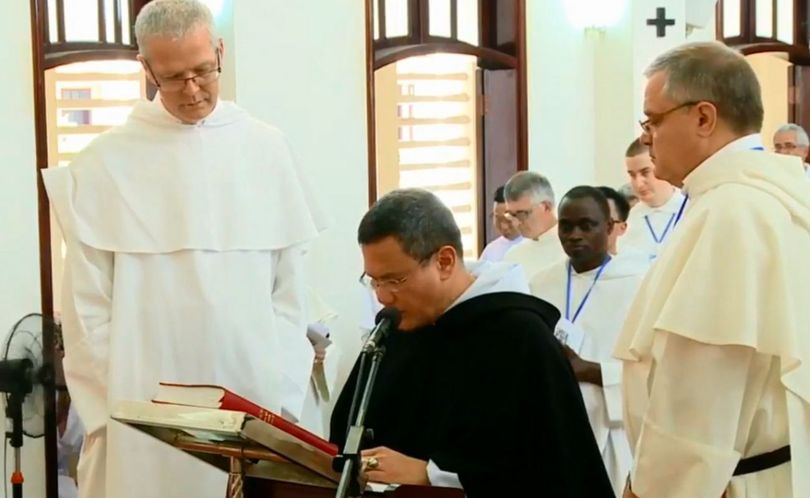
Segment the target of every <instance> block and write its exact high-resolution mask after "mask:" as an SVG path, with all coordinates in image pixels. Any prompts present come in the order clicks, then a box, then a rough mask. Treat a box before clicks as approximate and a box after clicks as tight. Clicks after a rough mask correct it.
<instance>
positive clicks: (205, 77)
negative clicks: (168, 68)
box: [143, 49, 222, 92]
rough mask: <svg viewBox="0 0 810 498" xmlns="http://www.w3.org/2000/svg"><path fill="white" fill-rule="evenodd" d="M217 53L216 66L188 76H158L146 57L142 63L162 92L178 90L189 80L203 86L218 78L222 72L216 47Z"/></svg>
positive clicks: (217, 51)
mask: <svg viewBox="0 0 810 498" xmlns="http://www.w3.org/2000/svg"><path fill="white" fill-rule="evenodd" d="M216 54H217V67H216V68H214V69H211V70H208V71H205V72H202V73H197V74H195V75H194V76H189V77H188V78H158V77H157V75H156V74H155V72H154V71H152V68H151V67H150V66H149V62H148V61H147V60H146V59H143V64H144V66H146V69H147V71H149V73H150V74H151V75H152V79H154V80H155V85H156V86H157V87H158V88H159V89H160V90H161V91H163V92H180V91H182V90H183V89H184V88H185V87H186V83H188V82H189V81H192V82H194V84H195V85H197V86H204V85H209V84H211V83H213V82H215V81H216V80H218V79H219V76H220V74H222V63H221V59H220V56H219V49H216Z"/></svg>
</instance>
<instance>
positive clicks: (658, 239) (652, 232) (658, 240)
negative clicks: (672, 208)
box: [644, 206, 683, 244]
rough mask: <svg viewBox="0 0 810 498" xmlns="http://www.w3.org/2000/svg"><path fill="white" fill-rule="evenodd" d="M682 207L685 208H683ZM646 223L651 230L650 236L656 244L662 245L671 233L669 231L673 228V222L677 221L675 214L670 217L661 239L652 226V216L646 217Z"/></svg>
mask: <svg viewBox="0 0 810 498" xmlns="http://www.w3.org/2000/svg"><path fill="white" fill-rule="evenodd" d="M681 207H683V206H681ZM644 221H645V222H646V223H647V228H648V229H649V230H650V235H652V238H653V240H654V241H655V243H656V244H660V243H661V242H663V241H664V239H665V238H666V237H667V234H668V233H669V229H670V228H672V222H674V221H675V214H673V215H672V216H670V217H669V221H667V225H666V226H665V227H664V232H663V233H662V234H661V237H659V236H658V234H656V233H655V230H654V229H653V227H652V224H651V223H650V216H649V215H646V214H645V215H644ZM676 224H677V222H676Z"/></svg>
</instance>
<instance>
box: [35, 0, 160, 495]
mask: <svg viewBox="0 0 810 498" xmlns="http://www.w3.org/2000/svg"><path fill="white" fill-rule="evenodd" d="M148 2H149V0H123V2H119V1H116V2H114V4H113V5H114V8H115V12H114V15H113V22H114V29H113V34H114V40H112V41H110V40H107V29H106V28H107V26H106V24H105V23H106V16H105V12H104V9H105V3H104V0H98V6H99V7H98V15H99V41H96V42H87V41H82V42H77V41H66V40H65V18H64V0H56V2H55V6H56V11H57V15H56V18H57V40H56V41H55V42H53V43H52V42H51V41H50V25H49V11H48V0H30V6H31V46H32V49H33V50H32V59H33V76H34V77H33V81H34V116H35V119H34V136H35V143H36V168H37V208H38V209H37V219H38V228H39V268H40V302H41V310H42V314H43V315H45V316H49V317H52V316H53V311H54V310H53V272H52V267H51V223H50V204H49V202H48V196H47V194H46V192H45V186H44V184H43V183H42V176H41V174H40V173H41V171H42V170H44V169H47V168H48V128H47V105H46V95H45V91H46V85H45V71H47V70H49V69H53V68H55V67H57V66H62V65H65V64H72V63H75V62H86V61H94V60H111V59H128V60H135V57H136V55H137V53H138V47H137V45H136V42H135V33H134V24H135V17H136V15H137V13H138V12H140V9H141V8H143V6H144V5H146V4H147V3H148ZM122 3H126V6H127V7H126V8H128V9H129V17H128V19H129V23H130V26H128V27H127V29H129V30H130V43H128V44H126V43H123V29H124V26H123V12H121V11H119V6H120V5H121V4H122ZM54 341H55V338H54V336H53V331H52V330H50V329H49V328H47V327H46V328H45V329H44V330H43V337H42V345H43V359H44V361H45V363H46V364H53V362H54V360H55V358H54V348H53V345H54ZM44 395H45V415H44V419H45V420H44V424H45V427H46V428H49V427H56V392H55V390H54V389H45V394H44ZM56 436H57V434H56V432H55V431H51V430H47V429H46V431H45V496H46V497H47V498H58V495H59V489H58V478H57V441H56Z"/></svg>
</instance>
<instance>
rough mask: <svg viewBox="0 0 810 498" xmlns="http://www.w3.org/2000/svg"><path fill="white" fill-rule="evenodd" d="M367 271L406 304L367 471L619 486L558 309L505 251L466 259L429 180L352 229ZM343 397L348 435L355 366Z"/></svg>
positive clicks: (478, 487)
mask: <svg viewBox="0 0 810 498" xmlns="http://www.w3.org/2000/svg"><path fill="white" fill-rule="evenodd" d="M358 242H359V243H360V246H361V249H362V252H363V259H364V269H365V273H364V275H363V280H364V282H365V283H366V284H367V285H368V286H370V287H371V288H372V289H373V290H374V291H375V292H376V294H377V298H378V299H379V301H380V303H381V304H382V305H383V306H386V307H393V308H396V309H397V310H398V311H399V312H400V313H401V317H402V320H401V323H400V326H399V330H397V331H393V332H391V333H390V334H388V336H387V338H385V340H384V345H385V349H386V353H385V356H384V358H383V360H382V363H381V365H380V369H379V372H378V375H377V379H376V382H375V387H374V392H373V395H372V398H371V403H370V406H369V409H368V413H367V418H366V423H365V427H366V428H369V429H372V430H373V432H374V439H373V441H367V442H366V443H365V445H364V446H365V447H367V448H369V449H367V450H364V451H363V453H362V456H363V471H364V472H365V474H366V477H367V478H368V479H369V480H371V481H377V482H386V483H398V484H420V485H435V486H450V487H458V488H463V489H464V492H465V494H466V495H467V496H468V497H470V498H476V497H481V496H507V495H509V494H515V495H519V494H520V493H526V492H530V493H532V494H533V495H534V496H549V497H552V496H553V497H555V498H574V497H576V498H581V497H586V496H587V497H589V498H601V497H612V496H613V491H612V488H611V485H610V481H609V479H608V476H607V473H606V472H605V468H604V465H603V463H602V459H601V455H600V453H599V449H598V448H597V446H596V442H595V440H594V436H593V433H592V431H591V428H590V426H589V423H588V418H587V415H586V412H585V406H584V404H583V401H582V397H581V394H580V391H579V387H578V384H577V381H576V379H575V377H574V374H573V371H572V370H571V367H570V365H569V363H568V361H567V360H566V358H565V355H564V353H563V352H562V349H561V347H560V346H559V345H558V344H557V342H556V339H554V336H553V333H552V328H553V326H554V324H555V323H556V322H557V320H558V319H559V316H560V315H559V312H558V311H557V310H556V309H555V308H554V307H553V306H551V305H550V304H548V303H546V302H544V301H541V300H540V299H537V298H535V297H533V296H531V295H529V289H528V284H527V282H526V279H525V276H524V275H523V272H522V270H521V269H520V268H519V267H518V266H516V265H512V264H510V263H487V262H484V263H479V264H476V265H475V266H474V267H473V266H471V267H470V268H466V267H465V265H464V262H463V260H462V254H463V250H462V245H461V233H460V231H459V229H458V226H457V225H456V223H455V220H454V219H453V215H452V213H451V212H450V210H449V209H448V208H447V207H445V206H444V205H443V204H442V203H441V201H440V200H439V199H438V198H437V197H436V196H434V195H433V194H431V193H429V192H427V191H424V190H416V189H408V190H397V191H394V192H391V193H390V194H388V195H386V196H384V197H383V198H381V199H380V200H379V201H377V202H376V203H375V204H374V205H373V206H372V207H371V209H370V210H369V212H368V213H366V215H365V216H364V217H363V220H362V221H361V223H360V227H359V229H358ZM358 368H359V367H358V365H357V364H355V367H354V369H353V370H352V373H351V375H350V377H349V379H348V381H347V382H346V387H345V388H344V390H343V392H342V393H341V394H340V397H339V399H338V401H337V403H336V405H335V410H334V413H333V415H332V423H331V439H332V441H334V442H335V443H337V444H338V445H340V446H341V447H342V446H343V444H344V442H345V437H346V432H347V429H348V426H349V425H350V424H351V423H353V420H350V414H349V411H350V405H351V402H352V397H353V394H354V389H355V382H356V379H357V375H358Z"/></svg>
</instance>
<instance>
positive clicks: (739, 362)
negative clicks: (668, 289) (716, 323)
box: [631, 332, 754, 498]
mask: <svg viewBox="0 0 810 498" xmlns="http://www.w3.org/2000/svg"><path fill="white" fill-rule="evenodd" d="M753 356H754V350H753V349H751V348H747V347H744V346H713V345H708V344H703V343H700V342H696V341H692V340H690V339H686V338H684V337H681V336H678V335H675V334H669V333H665V332H660V333H658V334H657V335H656V338H655V342H654V344H653V358H654V361H655V365H654V369H655V371H654V378H653V383H652V385H651V387H650V401H649V406H648V408H647V413H646V415H645V417H644V420H643V422H642V429H641V434H640V436H639V439H638V441H637V443H636V448H635V453H634V458H635V465H634V468H633V472H632V474H631V483H632V484H631V486H632V490H633V492H634V493H635V494H636V496H638V497H639V498H679V497H684V496H688V497H690V498H717V497H718V496H721V495H722V494H723V492H724V491H725V489H726V487H727V486H728V483H729V481H730V480H731V477H732V474H733V472H734V468H735V467H736V465H737V462H738V461H739V459H740V456H741V455H740V453H739V452H737V451H736V450H735V441H736V438H737V433H738V425H739V417H740V412H741V409H742V403H743V395H744V393H745V385H746V382H747V378H748V372H749V368H750V365H751V361H752V359H753Z"/></svg>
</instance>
